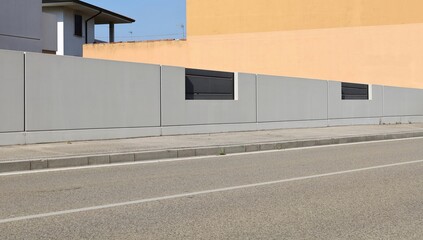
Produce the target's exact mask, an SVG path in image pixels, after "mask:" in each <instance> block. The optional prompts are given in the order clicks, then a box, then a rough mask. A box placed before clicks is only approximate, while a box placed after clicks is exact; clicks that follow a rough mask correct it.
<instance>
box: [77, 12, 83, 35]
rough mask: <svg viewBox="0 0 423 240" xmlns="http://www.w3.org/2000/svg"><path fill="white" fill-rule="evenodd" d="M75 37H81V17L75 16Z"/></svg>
mask: <svg viewBox="0 0 423 240" xmlns="http://www.w3.org/2000/svg"><path fill="white" fill-rule="evenodd" d="M75 36H80V37H82V16H81V15H75Z"/></svg>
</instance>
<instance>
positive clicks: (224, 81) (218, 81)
mask: <svg viewBox="0 0 423 240" xmlns="http://www.w3.org/2000/svg"><path fill="white" fill-rule="evenodd" d="M234 76H235V75H234V73H229V72H217V71H207V70H199V69H185V99H186V100H208V99H214V100H233V99H234Z"/></svg>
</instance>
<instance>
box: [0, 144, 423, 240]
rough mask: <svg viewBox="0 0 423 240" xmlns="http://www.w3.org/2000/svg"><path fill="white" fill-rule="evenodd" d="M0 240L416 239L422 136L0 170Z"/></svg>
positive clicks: (421, 202)
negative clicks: (76, 166)
mask: <svg viewBox="0 0 423 240" xmlns="http://www.w3.org/2000/svg"><path fill="white" fill-rule="evenodd" d="M0 239H325V240H327V239H423V139H408V140H398V141H387V142H377V143H363V144H349V145H341V146H329V147H315V148H308V149H296V150H285V151H273V152H264V153H263V152H261V153H254V154H239V155H228V156H216V157H204V158H200V159H185V160H182V161H181V160H178V161H165V162H151V163H136V164H123V165H119V166H100V167H93V168H84V169H68V170H65V171H63V170H50V171H46V172H33V173H27V174H3V175H0Z"/></svg>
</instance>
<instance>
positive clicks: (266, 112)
mask: <svg viewBox="0 0 423 240" xmlns="http://www.w3.org/2000/svg"><path fill="white" fill-rule="evenodd" d="M257 89H258V90H257V92H258V94H257V96H258V122H260V123H263V122H282V121H309V120H326V119H327V112H328V109H327V82H326V81H319V80H311V79H301V78H289V77H276V76H264V75H258V77H257Z"/></svg>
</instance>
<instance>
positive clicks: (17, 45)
mask: <svg viewBox="0 0 423 240" xmlns="http://www.w3.org/2000/svg"><path fill="white" fill-rule="evenodd" d="M41 21H42V16H41V0H31V1H28V0H1V1H0V49H9V50H20V51H29V52H41V35H42V30H41Z"/></svg>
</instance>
